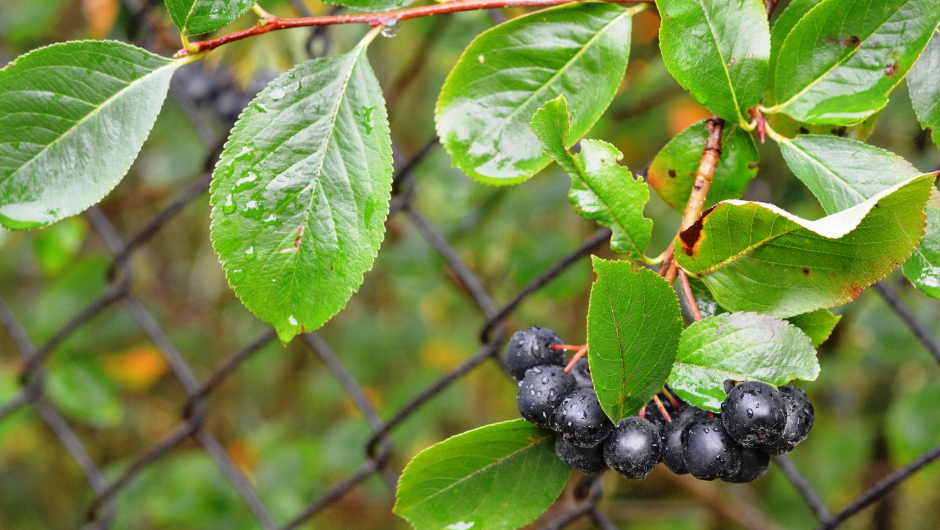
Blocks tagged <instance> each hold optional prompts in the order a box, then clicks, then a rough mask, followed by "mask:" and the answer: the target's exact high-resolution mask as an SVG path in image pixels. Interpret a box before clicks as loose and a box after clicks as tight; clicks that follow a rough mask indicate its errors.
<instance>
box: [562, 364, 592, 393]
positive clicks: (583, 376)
mask: <svg viewBox="0 0 940 530" xmlns="http://www.w3.org/2000/svg"><path fill="white" fill-rule="evenodd" d="M568 373H569V374H571V376H572V377H574V381H575V385H576V386H577V387H578V388H594V381H593V380H591V368H590V366H589V364H588V360H587V359H586V358H584V357H581V358H580V359H578V361H577V362H576V363H574V366H572V367H571V370H570V371H568Z"/></svg>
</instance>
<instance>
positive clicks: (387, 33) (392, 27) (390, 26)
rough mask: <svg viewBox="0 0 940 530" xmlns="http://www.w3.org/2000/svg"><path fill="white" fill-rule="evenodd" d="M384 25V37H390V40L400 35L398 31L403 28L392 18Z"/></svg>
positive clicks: (383, 23) (383, 22)
mask: <svg viewBox="0 0 940 530" xmlns="http://www.w3.org/2000/svg"><path fill="white" fill-rule="evenodd" d="M382 25H384V26H385V27H384V28H382V36H383V37H388V38H392V37H394V36H395V35H398V30H399V28H400V27H401V26H400V25H399V24H398V19H397V18H390V19H388V20H383V21H382Z"/></svg>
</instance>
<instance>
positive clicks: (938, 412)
mask: <svg viewBox="0 0 940 530" xmlns="http://www.w3.org/2000/svg"><path fill="white" fill-rule="evenodd" d="M937 403H940V382H938V381H933V382H930V383H928V384H926V385H924V386H923V387H921V388H919V389H917V390H915V391H914V392H909V393H907V394H903V395H901V396H898V397H897V398H895V399H894V400H893V401H892V402H891V407H890V408H889V409H888V413H887V414H886V415H885V419H886V421H887V425H886V427H887V428H886V429H885V431H886V433H885V434H886V435H887V439H888V448H889V449H890V450H891V458H892V460H893V461H894V463H895V464H896V465H897V466H903V465H906V464H907V463H909V462H910V461H912V460H914V459H915V458H917V457H918V456H920V455H921V454H923V453H925V452H926V451H929V450H930V449H932V448H933V447H934V446H936V445H937V441H938V440H940V407H938V406H937Z"/></svg>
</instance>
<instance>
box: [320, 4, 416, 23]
mask: <svg viewBox="0 0 940 530" xmlns="http://www.w3.org/2000/svg"><path fill="white" fill-rule="evenodd" d="M325 2H326V3H327V4H332V5H336V6H346V7H351V8H353V9H355V10H356V11H365V12H368V13H377V12H380V11H391V10H393V9H401V8H403V7H405V6H407V5H409V4H411V3H412V2H414V0H325ZM389 25H390V26H392V25H394V24H389Z"/></svg>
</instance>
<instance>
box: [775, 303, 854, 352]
mask: <svg viewBox="0 0 940 530" xmlns="http://www.w3.org/2000/svg"><path fill="white" fill-rule="evenodd" d="M840 320H842V315H838V316H836V315H833V314H832V311H829V310H828V309H817V310H816V311H812V312H810V313H803V314H802V315H796V316H793V317H790V318H788V319H787V322H789V323H791V324H793V325H794V326H796V327H798V328H800V329H801V330H803V333H805V334H806V336H808V337H809V338H810V340H811V341H813V347H815V348H818V347H819V346H820V345H822V343H824V342H826V340H828V339H829V336H830V335H832V330H834V329H835V328H836V324H838V323H839V321H840Z"/></svg>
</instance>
